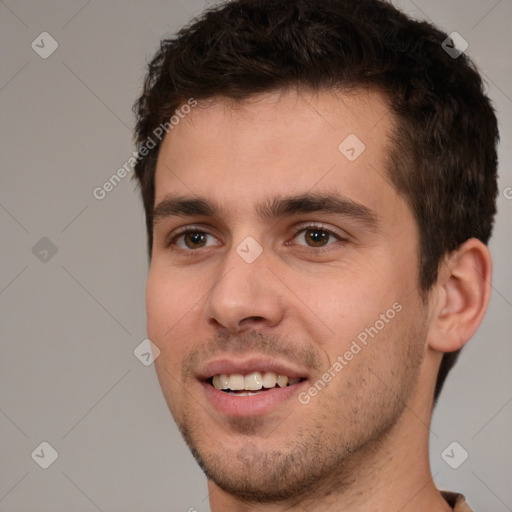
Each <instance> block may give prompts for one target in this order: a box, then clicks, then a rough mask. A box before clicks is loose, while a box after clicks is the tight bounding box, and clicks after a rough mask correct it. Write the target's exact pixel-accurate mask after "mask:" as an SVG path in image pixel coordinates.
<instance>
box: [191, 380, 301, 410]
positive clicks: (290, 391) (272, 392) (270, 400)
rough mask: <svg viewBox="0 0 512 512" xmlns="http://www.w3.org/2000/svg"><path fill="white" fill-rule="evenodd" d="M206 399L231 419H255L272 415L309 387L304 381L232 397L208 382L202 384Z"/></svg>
mask: <svg viewBox="0 0 512 512" xmlns="http://www.w3.org/2000/svg"><path fill="white" fill-rule="evenodd" d="M201 384H202V386H203V390H204V393H205V396H206V399H207V400H208V402H210V404H212V406H213V407H214V409H215V410H216V411H217V412H219V413H221V414H223V415H225V416H229V417H242V416H243V417H254V416H262V415H264V414H268V413H271V412H272V411H274V410H276V409H277V408H278V407H279V406H282V405H283V404H284V402H286V401H287V400H290V399H292V398H293V397H294V396H296V395H298V393H299V392H300V390H301V389H303V388H304V387H305V386H307V385H308V381H307V380H304V381H301V382H298V383H297V384H293V385H291V386H287V387H285V388H278V387H276V388H272V389H268V390H267V391H264V392H262V393H258V394H256V395H252V396H236V395H230V394H229V393H226V392H224V391H221V390H220V389H216V388H214V387H213V386H212V385H211V384H210V383H208V382H205V381H203V382H201Z"/></svg>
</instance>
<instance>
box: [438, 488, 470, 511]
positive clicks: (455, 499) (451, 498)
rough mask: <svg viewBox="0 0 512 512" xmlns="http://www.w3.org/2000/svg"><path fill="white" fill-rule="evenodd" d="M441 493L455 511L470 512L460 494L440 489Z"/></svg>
mask: <svg viewBox="0 0 512 512" xmlns="http://www.w3.org/2000/svg"><path fill="white" fill-rule="evenodd" d="M441 495H442V496H443V498H444V499H445V500H446V502H447V503H448V505H450V507H452V508H453V510H454V511H455V512H472V510H471V509H470V508H469V505H468V504H467V503H466V499H465V498H464V496H462V494H457V493H456V492H448V491H441Z"/></svg>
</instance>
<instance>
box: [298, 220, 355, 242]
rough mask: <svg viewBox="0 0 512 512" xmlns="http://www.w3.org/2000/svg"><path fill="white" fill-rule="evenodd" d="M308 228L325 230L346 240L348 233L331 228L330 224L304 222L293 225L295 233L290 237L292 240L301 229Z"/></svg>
mask: <svg viewBox="0 0 512 512" xmlns="http://www.w3.org/2000/svg"><path fill="white" fill-rule="evenodd" d="M308 229H318V230H321V231H325V232H326V233H329V234H331V235H334V236H335V237H336V238H338V239H339V240H340V241H348V239H349V235H348V233H346V232H345V231H341V230H338V229H336V228H333V227H332V226H330V225H327V224H323V223H322V222H305V223H303V224H300V225H298V226H296V227H295V234H294V235H293V237H292V240H293V239H294V238H296V237H297V235H299V233H302V231H307V230H308Z"/></svg>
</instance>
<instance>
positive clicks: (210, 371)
mask: <svg viewBox="0 0 512 512" xmlns="http://www.w3.org/2000/svg"><path fill="white" fill-rule="evenodd" d="M253 372H261V373H265V372H274V373H276V374H277V375H286V376H287V377H289V378H290V379H300V378H303V379H307V378H308V373H307V372H306V371H305V370H303V369H300V368H297V367H296V366H292V365H290V364H289V363H286V362H283V361H276V360H272V359H268V358H267V359H263V358H261V357H252V358H248V359H239V360H236V359H233V358H227V357H224V358H221V359H216V360H215V361H211V362H209V363H207V364H206V365H205V366H204V367H203V368H202V369H201V370H200V371H199V372H198V374H197V378H198V379H199V380H202V381H206V380H208V379H210V378H211V377H213V376H214V375H221V374H223V373H224V374H227V375H233V374H235V373H237V374H242V375H248V374H249V373H253Z"/></svg>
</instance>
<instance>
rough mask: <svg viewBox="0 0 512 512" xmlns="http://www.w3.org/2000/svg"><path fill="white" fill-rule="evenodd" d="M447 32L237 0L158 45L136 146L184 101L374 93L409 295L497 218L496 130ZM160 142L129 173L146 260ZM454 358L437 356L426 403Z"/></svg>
mask: <svg viewBox="0 0 512 512" xmlns="http://www.w3.org/2000/svg"><path fill="white" fill-rule="evenodd" d="M447 37H448V36H447V34H445V33H444V32H442V31H441V30H439V29H438V28H436V27H434V26H433V25H432V24H430V23H427V22H424V21H416V20H413V19H411V18H409V17H407V16H406V15H405V14H403V13H402V12H400V11H398V10H397V9H396V8H395V7H393V6H392V5H391V4H390V3H389V2H386V1H384V0H357V1H356V0H279V1H278V2H276V1H274V0H235V1H233V2H229V3H226V4H224V5H221V6H218V7H215V8H211V9H209V10H207V11H205V12H204V13H203V15H202V16H201V17H200V18H198V19H196V20H193V21H192V22H191V23H190V24H189V25H188V26H187V27H185V28H183V29H182V30H180V31H179V32H178V33H177V35H176V36H175V37H173V38H170V39H165V40H163V41H162V42H161V45H160V49H159V50H158V52H157V53H156V55H155V56H154V58H153V59H152V61H151V62H150V64H149V69H148V73H147V76H146V80H145V84H144V90H143V93H142V95H141V97H140V98H139V99H138V101H137V102H136V104H135V107H134V111H135V113H136V116H137V126H136V143H137V146H138V148H141V147H142V146H143V145H144V144H145V141H147V140H148V138H149V137H151V134H152V133H153V131H154V130H155V129H156V128H157V127H158V126H159V125H161V124H162V123H165V122H166V121H167V120H168V119H169V118H170V117H171V116H172V115H173V114H174V112H175V111H176V109H177V108H178V107H179V106H180V105H182V104H183V103H186V102H187V101H188V100H189V98H191V97H193V98H196V99H197V100H201V99H207V98H212V97H215V96H221V97H225V98H231V99H234V100H242V99H245V98H247V97H249V96H251V95H254V94H257V93H262V92H271V91H276V90H283V89H288V88H292V87H303V88H306V89H312V90H315V91H318V90H322V89H338V90H350V89H353V88H361V87H369V88H375V89H379V90H381V91H383V92H384V93H385V95H386V97H387V98H388V102H389V106H390V109H391V111H392V112H393V113H394V115H395V118H396V120H397V129H396V131H395V133H394V134H393V138H392V140H393V147H392V150H391V152H390V155H389V162H388V169H387V172H388V175H389V178H390V180H391V182H392V183H393V185H394V186H395V188H396V189H397V190H398V192H400V193H401V194H402V195H403V196H404V197H405V198H406V200H407V201H408V204H409V206H410V208H411V211H412V213H413V215H414V217H415V220H416V222H417V225H418V228H419V236H420V242H419V260H420V268H419V269H418V271H419V275H418V280H419V289H420V291H421V292H422V295H423V297H424V298H425V297H426V293H427V292H428V291H429V290H430V289H431V287H432V285H433V284H434V283H435V282H436V279H437V271H438V266H439V263H440V262H441V259H442V257H443V256H444V255H445V254H446V253H448V252H450V251H452V250H454V249H456V248H457V247H458V246H459V245H460V244H462V243H463V242H464V241H466V240H468V239H469V238H473V237H475V238H478V239H479V240H481V241H482V242H484V243H487V242H488V240H489V237H490V235H491V232H492V227H493V222H494V215H495V213H496V205H495V202H496V195H497V154H496V145H497V142H498V137H499V135H498V128H497V120H496V116H495V113H494V110H493V107H492V105H491V103H490V100H489V98H488V97H487V96H486V94H485V93H484V88H483V84H482V80H481V78H480V75H479V73H478V72H477V71H476V68H475V66H474V64H473V63H472V62H471V60H470V59H469V58H468V57H467V56H466V55H464V54H461V55H460V56H458V57H457V58H453V56H452V55H449V54H448V53H447V52H446V51H445V49H444V48H443V47H442V44H441V43H442V42H443V41H444V40H446V39H447ZM159 146H160V144H157V146H156V147H155V148H154V149H153V150H152V151H150V152H149V154H147V155H146V156H144V157H140V156H139V159H138V161H137V163H136V165H135V175H136V178H137V179H138V181H139V184H140V188H141V193H142V199H143V203H144V208H145V213H146V225H147V234H148V251H149V256H150V257H151V248H152V241H153V218H152V212H153V208H154V199H155V190H154V176H155V168H156V161H157V156H158V149H159ZM458 354H459V351H457V352H452V353H447V354H445V355H444V356H443V361H442V363H441V367H440V370H439V374H438V378H437V383H436V389H435V400H437V397H438V396H439V393H440V391H441V388H442V386H443V383H444V380H445V378H446V376H447V374H448V372H449V370H450V369H451V367H452V366H453V364H454V363H455V361H456V359H457V357H458Z"/></svg>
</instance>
